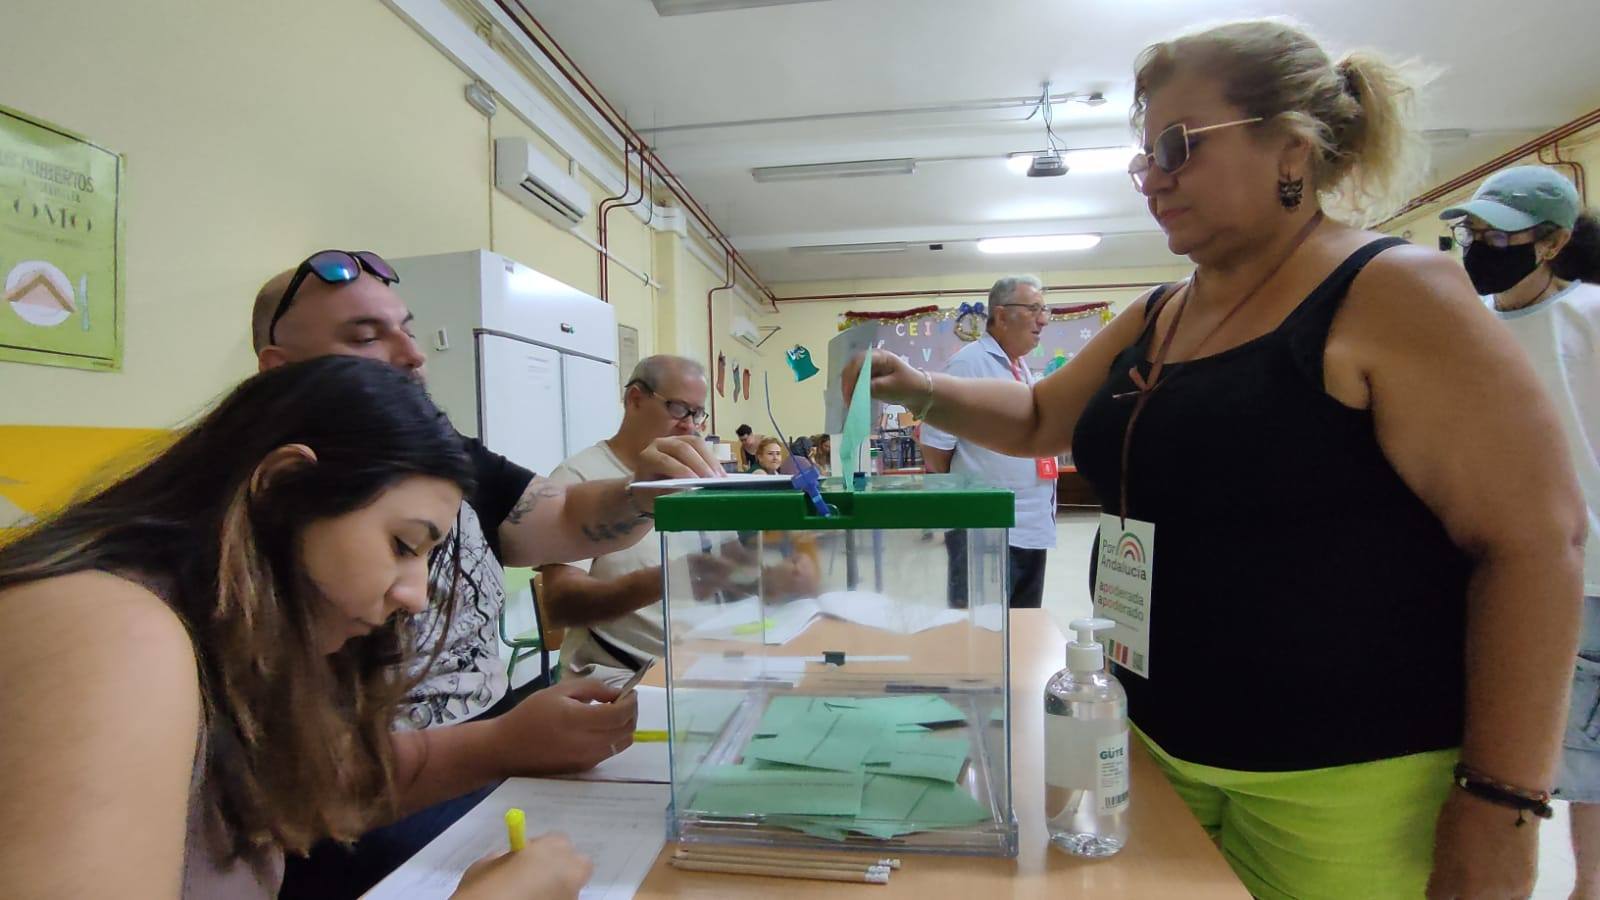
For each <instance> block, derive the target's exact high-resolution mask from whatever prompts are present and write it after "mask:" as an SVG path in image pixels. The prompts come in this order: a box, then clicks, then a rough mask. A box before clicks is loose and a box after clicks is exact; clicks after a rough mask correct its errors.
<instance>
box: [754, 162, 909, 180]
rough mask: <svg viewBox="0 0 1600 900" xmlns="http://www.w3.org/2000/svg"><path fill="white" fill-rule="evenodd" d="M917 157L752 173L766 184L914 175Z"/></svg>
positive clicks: (796, 167) (766, 169)
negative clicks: (818, 179)
mask: <svg viewBox="0 0 1600 900" xmlns="http://www.w3.org/2000/svg"><path fill="white" fill-rule="evenodd" d="M916 171H917V161H916V160H914V159H909V158H908V159H858V160H854V161H851V162H836V163H813V164H810V165H803V166H765V167H763V168H760V169H751V170H750V175H751V177H752V178H754V179H755V180H756V181H758V182H761V183H763V184H765V183H767V182H771V181H810V180H812V179H817V178H864V177H867V176H871V175H914V174H916Z"/></svg>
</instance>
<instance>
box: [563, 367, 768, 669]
mask: <svg viewBox="0 0 1600 900" xmlns="http://www.w3.org/2000/svg"><path fill="white" fill-rule="evenodd" d="M706 389H707V388H706V372H705V368H704V367H703V366H701V365H700V364H699V363H697V362H695V361H694V360H692V359H685V358H683V357H681V356H665V355H661V356H651V357H648V358H646V359H643V360H640V361H639V364H638V365H637V366H635V367H634V370H633V373H632V375H631V376H630V377H629V378H628V383H627V385H626V387H624V389H623V396H622V424H621V425H620V426H619V427H618V428H617V433H616V434H615V435H613V436H611V437H610V438H608V439H606V440H603V441H601V442H599V443H597V444H595V445H594V446H592V447H588V448H585V449H583V450H580V451H578V452H577V453H575V454H573V455H572V456H571V457H568V458H567V459H566V460H565V461H564V462H562V463H561V465H559V466H557V467H556V469H555V471H554V472H551V473H550V481H551V483H552V484H556V485H563V486H569V485H578V484H584V483H586V482H592V481H598V480H601V479H608V478H620V479H629V478H632V477H633V471H634V468H635V467H636V466H638V464H639V454H640V453H641V452H642V451H643V450H644V449H645V448H646V447H648V446H649V445H650V443H651V442H652V441H654V440H656V439H657V438H662V437H669V436H672V435H694V434H698V433H699V430H700V428H701V426H703V425H704V424H705V421H706V409H705V400H706ZM740 429H741V432H742V431H744V430H746V426H740ZM741 437H742V435H741ZM539 571H540V573H541V574H543V576H544V597H543V601H544V611H545V614H546V615H547V616H549V619H550V621H549V622H548V623H546V624H547V625H548V626H550V627H556V628H560V627H567V628H570V629H571V631H570V632H569V633H568V635H567V638H566V641H565V643H563V644H562V648H561V656H562V664H563V665H564V666H565V667H566V669H567V671H568V672H571V673H573V674H578V675H593V676H594V677H596V678H599V679H600V680H602V681H605V680H610V681H613V682H621V681H626V680H627V678H628V676H629V675H630V674H632V673H633V672H634V671H637V670H638V669H639V667H640V666H642V665H643V664H644V662H645V661H646V660H647V659H653V658H655V657H657V656H660V655H661V654H662V653H663V652H665V651H664V649H663V647H662V637H661V609H660V607H659V605H658V604H659V602H660V600H661V542H660V541H659V540H658V539H657V538H656V535H655V534H654V529H653V528H649V527H647V528H646V529H645V535H644V538H643V539H642V540H640V541H639V542H638V543H636V544H634V545H633V546H631V547H627V548H625V549H622V550H618V551H616V552H613V553H605V554H601V555H599V556H596V557H595V558H593V559H589V560H580V561H577V562H573V563H570V564H565V565H550V566H545V567H543V568H541V569H540V570H539Z"/></svg>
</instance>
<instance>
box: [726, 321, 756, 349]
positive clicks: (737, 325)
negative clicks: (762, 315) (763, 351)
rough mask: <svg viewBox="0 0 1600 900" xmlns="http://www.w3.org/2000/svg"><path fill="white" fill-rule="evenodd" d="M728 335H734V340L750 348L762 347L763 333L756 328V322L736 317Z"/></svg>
mask: <svg viewBox="0 0 1600 900" xmlns="http://www.w3.org/2000/svg"><path fill="white" fill-rule="evenodd" d="M728 333H729V334H731V335H733V339H734V340H736V341H739V342H740V343H743V344H746V345H748V346H750V347H759V346H761V331H760V330H759V329H757V328H756V324H755V323H754V322H752V321H750V320H749V319H747V318H745V317H744V316H741V315H737V314H735V315H734V317H733V325H732V326H730V327H729V329H728Z"/></svg>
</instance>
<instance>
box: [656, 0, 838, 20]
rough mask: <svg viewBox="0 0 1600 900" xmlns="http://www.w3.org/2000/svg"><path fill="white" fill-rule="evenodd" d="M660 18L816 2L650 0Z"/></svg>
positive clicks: (813, 1)
mask: <svg viewBox="0 0 1600 900" xmlns="http://www.w3.org/2000/svg"><path fill="white" fill-rule="evenodd" d="M650 2H651V3H652V4H654V5H655V8H656V15H658V16H688V15H693V14H695V13H709V12H722V11H723V10H728V9H752V8H754V7H757V6H782V5H784V4H788V3H815V2H816V0H650Z"/></svg>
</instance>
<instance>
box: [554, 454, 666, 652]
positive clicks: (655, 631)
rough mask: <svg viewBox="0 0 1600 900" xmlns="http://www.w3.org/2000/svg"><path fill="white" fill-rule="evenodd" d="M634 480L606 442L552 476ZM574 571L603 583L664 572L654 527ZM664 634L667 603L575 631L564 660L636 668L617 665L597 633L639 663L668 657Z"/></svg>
mask: <svg viewBox="0 0 1600 900" xmlns="http://www.w3.org/2000/svg"><path fill="white" fill-rule="evenodd" d="M632 477H633V472H632V470H630V469H629V468H628V467H627V466H624V465H623V464H622V460H620V459H617V455H616V454H615V453H612V452H611V448H610V447H608V446H606V443H605V441H601V442H600V443H598V444H595V445H594V446H592V447H588V448H585V449H583V450H580V451H578V452H577V453H574V454H573V455H572V456H570V457H568V458H567V460H566V461H565V462H563V463H562V464H561V465H559V466H557V467H556V470H555V471H554V472H551V473H550V480H551V481H552V482H554V483H556V484H560V485H573V484H578V483H580V482H585V481H595V480H600V479H606V478H632ZM568 565H571V566H573V567H574V568H578V569H582V570H583V571H585V572H588V573H589V574H590V575H591V576H593V577H595V578H599V579H605V580H610V579H613V578H621V577H622V576H624V575H631V574H633V573H634V572H637V571H639V570H640V569H648V568H651V567H659V566H660V565H661V541H660V539H659V538H658V537H657V536H656V533H655V527H654V526H652V527H651V528H650V530H649V531H648V532H646V533H645V535H644V537H642V538H640V539H639V542H638V543H636V544H634V545H633V546H631V547H629V548H627V549H625V550H618V551H617V552H615V553H607V554H605V555H604V556H597V557H595V558H594V559H586V560H581V561H579V562H574V563H568ZM662 632H663V626H662V612H661V603H660V601H657V602H655V603H652V604H650V605H649V606H646V607H645V608H644V609H637V610H634V611H633V612H631V613H628V614H627V615H624V616H622V617H620V618H617V619H612V620H611V621H609V622H605V623H601V624H597V625H590V626H587V627H581V626H580V627H577V628H573V629H571V630H569V631H568V632H567V637H566V640H565V641H563V642H562V644H561V657H562V660H563V663H564V664H565V665H566V666H567V667H569V668H572V669H580V670H581V669H582V668H583V667H586V666H590V665H599V666H604V667H606V668H610V669H616V668H632V667H631V666H626V665H625V661H624V660H619V659H616V658H615V657H614V656H613V655H612V654H611V653H608V652H606V651H605V650H604V649H602V648H601V647H600V646H599V645H598V644H597V643H595V641H594V639H593V636H592V633H599V635H600V637H601V638H602V639H603V640H605V641H606V642H607V643H609V644H611V645H612V646H614V647H616V648H617V649H618V650H621V651H623V652H625V653H628V654H629V655H631V656H633V658H634V659H635V660H642V659H645V658H650V657H658V656H661V655H662V654H663V653H665V652H666V644H665V638H664V637H663V634H662Z"/></svg>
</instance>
